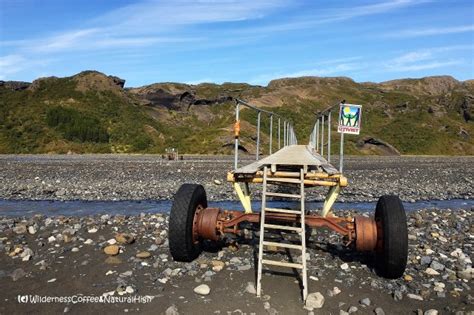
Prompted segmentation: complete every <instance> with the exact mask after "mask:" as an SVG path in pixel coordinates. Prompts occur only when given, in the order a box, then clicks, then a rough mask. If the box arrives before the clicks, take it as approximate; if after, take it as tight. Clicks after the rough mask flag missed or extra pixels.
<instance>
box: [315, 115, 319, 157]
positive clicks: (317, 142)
mask: <svg viewBox="0 0 474 315" xmlns="http://www.w3.org/2000/svg"><path fill="white" fill-rule="evenodd" d="M316 151H319V118H318V120H317V121H316Z"/></svg>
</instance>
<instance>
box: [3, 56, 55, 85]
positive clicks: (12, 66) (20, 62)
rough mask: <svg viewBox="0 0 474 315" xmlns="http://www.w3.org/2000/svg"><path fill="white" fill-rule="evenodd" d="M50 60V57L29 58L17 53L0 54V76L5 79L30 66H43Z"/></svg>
mask: <svg viewBox="0 0 474 315" xmlns="http://www.w3.org/2000/svg"><path fill="white" fill-rule="evenodd" d="M50 62H51V59H31V58H26V57H25V56H22V55H18V54H12V55H6V56H0V78H1V79H2V80H3V79H7V78H10V77H11V76H12V75H15V74H17V73H19V72H21V71H24V70H26V69H29V68H31V67H43V66H45V65H47V64H49V63H50Z"/></svg>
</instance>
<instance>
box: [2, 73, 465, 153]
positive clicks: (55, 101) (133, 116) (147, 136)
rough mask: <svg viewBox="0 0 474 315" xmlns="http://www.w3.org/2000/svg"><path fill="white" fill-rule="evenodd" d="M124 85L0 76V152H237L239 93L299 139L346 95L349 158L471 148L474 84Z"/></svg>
mask: <svg viewBox="0 0 474 315" xmlns="http://www.w3.org/2000/svg"><path fill="white" fill-rule="evenodd" d="M124 86H125V80H123V79H121V78H118V77H116V76H108V75H105V74H103V73H100V72H97V71H83V72H81V73H78V74H76V75H74V76H71V77H65V78H57V77H48V78H40V79H37V80H35V81H34V82H32V83H28V82H17V81H0V153H53V152H54V153H68V152H69V153H89V152H103V153H113V152H129V153H131V152H148V153H161V152H163V151H164V149H165V148H167V147H177V148H178V149H179V150H180V152H183V153H207V154H212V153H219V154H225V153H231V146H230V145H229V144H230V143H231V142H232V132H231V128H232V124H233V106H232V104H233V98H236V97H239V98H243V99H246V100H248V101H250V102H252V103H254V104H256V105H257V106H261V107H264V108H269V109H271V110H273V111H276V112H278V113H281V114H284V115H286V116H289V117H291V118H292V119H293V120H294V121H295V126H296V131H297V134H298V136H299V138H300V140H301V141H305V139H302V137H304V136H306V135H307V134H309V133H308V131H309V130H308V129H309V128H310V127H311V125H312V122H313V120H314V116H313V113H314V112H317V111H318V110H320V109H322V108H325V107H327V106H328V105H332V104H336V103H337V102H338V101H340V100H341V99H346V100H347V101H348V102H350V103H357V104H362V105H363V121H362V123H363V126H362V133H361V135H360V136H351V137H348V142H347V147H346V152H348V153H349V154H398V153H400V154H451V155H456V154H459V155H473V154H474V140H473V136H474V127H473V117H474V116H473V115H474V109H473V108H474V80H466V81H458V80H456V79H454V78H453V77H450V76H433V77H425V78H419V79H398V80H390V81H386V82H381V83H372V82H363V83H358V82H355V81H354V80H352V79H351V78H347V77H299V78H281V79H275V80H272V81H271V82H270V83H269V84H268V85H267V86H266V87H263V86H255V85H250V84H246V83H224V84H213V83H202V84H197V85H192V84H184V83H172V82H167V83H154V84H150V85H145V86H141V87H133V88H128V87H127V88H124ZM242 117H243V120H244V121H243V122H242V130H243V134H242V146H243V148H245V150H246V151H247V152H250V153H252V152H254V151H255V146H254V144H253V140H252V138H253V137H254V136H255V132H256V128H255V117H254V114H253V113H250V112H247V111H243V112H242ZM263 124H264V126H265V128H268V126H267V125H266V124H267V123H266V122H265V121H263ZM334 137H336V140H337V137H338V135H337V134H334ZM262 138H263V141H264V142H265V141H268V137H266V136H265V135H262ZM334 145H335V148H334V149H336V145H337V141H334ZM263 147H265V146H263Z"/></svg>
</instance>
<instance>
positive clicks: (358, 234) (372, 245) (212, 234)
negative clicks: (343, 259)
mask: <svg viewBox="0 0 474 315" xmlns="http://www.w3.org/2000/svg"><path fill="white" fill-rule="evenodd" d="M300 219H301V218H300V215H296V214H287V213H272V214H266V220H267V221H268V222H270V221H271V222H274V223H278V224H295V223H299V222H300ZM244 222H248V223H252V224H255V225H257V226H259V224H260V213H243V212H240V211H235V210H223V209H219V208H202V207H200V206H199V207H197V208H196V212H195V215H194V220H193V230H192V232H193V241H194V242H195V243H199V242H200V241H201V240H206V239H207V240H212V241H217V240H220V239H222V238H223V237H224V235H225V234H234V235H239V234H241V232H242V231H241V229H240V226H239V225H240V223H244ZM305 224H306V226H308V227H310V228H323V227H325V228H328V229H330V230H332V231H334V232H336V233H339V234H340V235H342V236H343V237H344V240H345V245H346V246H353V247H355V249H356V250H357V251H374V250H378V249H379V248H381V247H382V239H383V237H382V228H381V225H380V224H378V223H377V222H376V221H375V220H374V219H373V218H368V217H364V216H355V217H354V218H350V217H348V218H339V217H322V216H319V215H316V214H307V215H305Z"/></svg>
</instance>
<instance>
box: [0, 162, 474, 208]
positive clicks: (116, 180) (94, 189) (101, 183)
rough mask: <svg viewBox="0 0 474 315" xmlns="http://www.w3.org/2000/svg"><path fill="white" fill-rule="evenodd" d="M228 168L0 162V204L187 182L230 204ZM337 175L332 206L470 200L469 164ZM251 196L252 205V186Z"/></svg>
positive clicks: (114, 195) (136, 192) (121, 194)
mask: <svg viewBox="0 0 474 315" xmlns="http://www.w3.org/2000/svg"><path fill="white" fill-rule="evenodd" d="M252 158H253V157H250V156H247V157H244V159H245V160H244V161H243V162H242V164H246V163H250V162H252V161H253V160H252ZM333 160H334V162H335V163H334V165H338V161H337V159H336V158H335V159H333ZM232 167H233V157H230V156H185V157H184V160H183V161H166V160H162V159H161V157H160V156H153V155H1V156H0V199H35V200H77V199H79V200H145V199H154V200H156V199H159V200H168V199H171V198H172V197H173V195H174V193H175V192H176V191H177V189H178V188H179V186H180V185H181V184H183V183H185V182H188V183H200V184H203V185H204V186H205V188H206V191H207V195H208V199H209V200H211V201H222V200H233V199H235V195H234V192H233V190H232V186H231V185H229V184H227V183H226V174H227V172H228V171H229V170H231V169H232ZM344 173H345V176H346V177H347V178H348V179H349V186H348V187H346V188H345V189H344V190H343V191H342V194H341V196H340V198H339V199H338V200H339V201H347V202H354V201H374V200H376V199H377V198H378V197H379V196H381V195H384V194H398V195H400V197H401V198H402V200H404V201H407V202H413V201H416V200H432V199H435V200H446V199H473V198H474V189H473V187H474V184H473V181H474V157H374V156H369V157H346V158H345V172H344ZM253 192H254V193H255V196H257V199H258V198H259V196H260V192H259V190H258V187H255V188H254V191H253ZM308 192H309V194H308V200H323V199H324V196H325V194H326V189H323V188H321V189H318V188H315V189H312V190H309V191H308Z"/></svg>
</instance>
